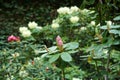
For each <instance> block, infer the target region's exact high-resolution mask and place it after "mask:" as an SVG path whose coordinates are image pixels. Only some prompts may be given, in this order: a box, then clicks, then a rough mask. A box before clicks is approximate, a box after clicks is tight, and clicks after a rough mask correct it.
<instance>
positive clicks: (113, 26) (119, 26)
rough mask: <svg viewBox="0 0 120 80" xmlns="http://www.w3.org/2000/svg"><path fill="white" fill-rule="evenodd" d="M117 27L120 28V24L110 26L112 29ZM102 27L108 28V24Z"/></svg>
mask: <svg viewBox="0 0 120 80" xmlns="http://www.w3.org/2000/svg"><path fill="white" fill-rule="evenodd" d="M116 28H120V25H111V26H110V29H116ZM100 29H107V26H106V25H104V26H101V27H100Z"/></svg>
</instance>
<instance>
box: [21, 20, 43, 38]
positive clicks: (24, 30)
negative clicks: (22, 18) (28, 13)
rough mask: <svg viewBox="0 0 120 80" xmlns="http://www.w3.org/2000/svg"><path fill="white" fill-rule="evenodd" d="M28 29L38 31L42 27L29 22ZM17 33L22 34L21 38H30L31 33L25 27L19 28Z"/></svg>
mask: <svg viewBox="0 0 120 80" xmlns="http://www.w3.org/2000/svg"><path fill="white" fill-rule="evenodd" d="M28 27H29V28H30V29H39V30H41V29H42V27H41V26H38V24H37V23H36V22H34V21H33V22H29V23H28ZM19 31H20V33H21V34H22V36H23V37H30V36H31V34H32V33H31V31H30V30H29V29H28V28H27V27H20V28H19Z"/></svg>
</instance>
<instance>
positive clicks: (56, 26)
mask: <svg viewBox="0 0 120 80" xmlns="http://www.w3.org/2000/svg"><path fill="white" fill-rule="evenodd" d="M51 27H52V28H53V29H56V28H58V27H59V24H58V23H52V25H51Z"/></svg>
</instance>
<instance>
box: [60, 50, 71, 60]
mask: <svg viewBox="0 0 120 80" xmlns="http://www.w3.org/2000/svg"><path fill="white" fill-rule="evenodd" d="M61 58H62V60H63V61H65V62H70V61H72V57H71V55H70V54H68V53H66V52H63V53H61Z"/></svg>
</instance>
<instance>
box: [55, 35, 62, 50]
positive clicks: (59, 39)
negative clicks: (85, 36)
mask: <svg viewBox="0 0 120 80" xmlns="http://www.w3.org/2000/svg"><path fill="white" fill-rule="evenodd" d="M56 42H57V46H58V48H59V49H60V51H62V50H63V41H62V39H61V37H60V36H57V37H56Z"/></svg>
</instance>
